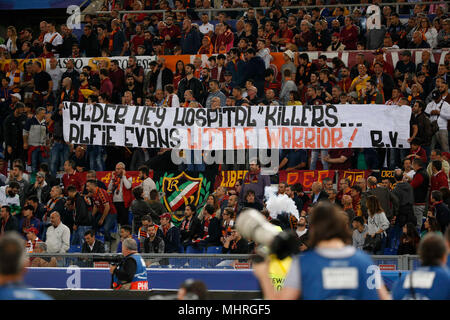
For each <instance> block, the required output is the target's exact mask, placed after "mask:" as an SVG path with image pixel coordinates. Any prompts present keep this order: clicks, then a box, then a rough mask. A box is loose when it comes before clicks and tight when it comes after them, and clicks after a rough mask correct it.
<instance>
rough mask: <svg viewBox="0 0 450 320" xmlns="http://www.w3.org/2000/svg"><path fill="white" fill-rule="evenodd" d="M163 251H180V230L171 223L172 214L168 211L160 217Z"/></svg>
mask: <svg viewBox="0 0 450 320" xmlns="http://www.w3.org/2000/svg"><path fill="white" fill-rule="evenodd" d="M160 220H161V228H162V232H163V235H164V236H163V240H164V244H165V248H164V252H165V253H178V252H179V251H180V231H179V230H178V228H177V227H175V226H174V225H173V223H172V221H171V220H172V215H171V214H170V213H169V212H166V213H164V214H163V215H161V217H160Z"/></svg>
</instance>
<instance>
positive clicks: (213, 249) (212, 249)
mask: <svg viewBox="0 0 450 320" xmlns="http://www.w3.org/2000/svg"><path fill="white" fill-rule="evenodd" d="M206 253H211V254H221V253H222V246H218V247H208V248H207V249H206Z"/></svg>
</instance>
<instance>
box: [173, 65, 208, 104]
mask: <svg viewBox="0 0 450 320" xmlns="http://www.w3.org/2000/svg"><path fill="white" fill-rule="evenodd" d="M185 72H186V77H185V78H183V79H181V81H180V82H179V84H178V92H177V95H178V98H179V99H180V102H184V101H185V97H184V92H185V91H186V90H192V94H193V96H194V98H195V100H196V101H198V102H200V103H201V104H202V102H203V99H204V97H205V88H204V87H203V84H202V82H201V81H200V80H199V79H197V78H195V77H194V72H195V66H194V65H193V64H191V63H189V64H187V65H186V67H185Z"/></svg>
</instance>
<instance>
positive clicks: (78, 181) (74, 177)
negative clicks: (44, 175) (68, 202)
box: [62, 170, 83, 195]
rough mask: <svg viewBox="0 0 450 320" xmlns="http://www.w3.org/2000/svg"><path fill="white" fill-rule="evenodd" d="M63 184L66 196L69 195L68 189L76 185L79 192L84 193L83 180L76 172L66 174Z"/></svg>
mask: <svg viewBox="0 0 450 320" xmlns="http://www.w3.org/2000/svg"><path fill="white" fill-rule="evenodd" d="M62 182H63V185H64V194H65V195H67V187H68V186H70V185H74V186H75V188H77V191H78V192H82V191H83V179H82V177H81V175H80V174H79V173H78V172H77V171H76V170H74V173H73V174H67V173H64V175H63V177H62Z"/></svg>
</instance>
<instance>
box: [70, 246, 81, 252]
mask: <svg viewBox="0 0 450 320" xmlns="http://www.w3.org/2000/svg"><path fill="white" fill-rule="evenodd" d="M76 252H81V246H78V245H71V246H70V248H69V250H68V251H67V253H76Z"/></svg>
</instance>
